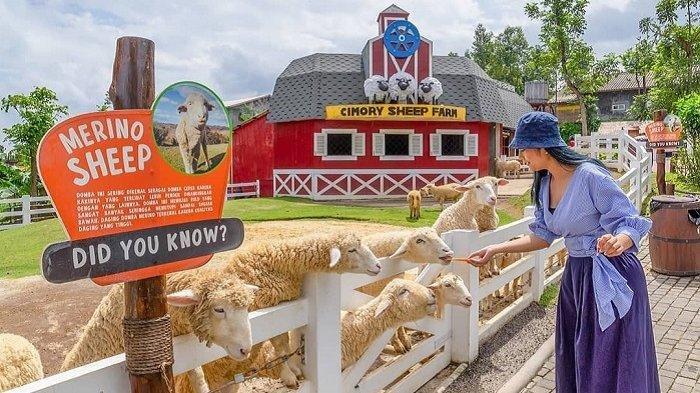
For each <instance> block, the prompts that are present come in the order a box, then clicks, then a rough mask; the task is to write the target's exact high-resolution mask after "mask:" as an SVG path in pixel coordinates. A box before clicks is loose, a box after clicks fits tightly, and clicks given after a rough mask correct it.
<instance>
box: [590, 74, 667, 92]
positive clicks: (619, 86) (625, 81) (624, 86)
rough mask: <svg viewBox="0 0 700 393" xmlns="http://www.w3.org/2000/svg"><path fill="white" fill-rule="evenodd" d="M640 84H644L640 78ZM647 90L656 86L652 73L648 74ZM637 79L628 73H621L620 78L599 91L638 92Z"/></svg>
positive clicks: (611, 81)
mask: <svg viewBox="0 0 700 393" xmlns="http://www.w3.org/2000/svg"><path fill="white" fill-rule="evenodd" d="M639 83H640V84H641V83H642V78H641V77H640V78H639ZM646 86H647V88H649V87H652V86H654V80H653V79H652V76H651V73H649V74H647V77H646ZM637 89H638V87H637V79H636V78H635V76H634V74H630V73H628V72H621V73H620V74H619V75H618V76H616V77H614V78H612V79H611V80H610V81H608V83H606V84H605V85H604V86H603V87H601V88H600V89H598V92H601V93H602V92H608V91H621V90H637Z"/></svg>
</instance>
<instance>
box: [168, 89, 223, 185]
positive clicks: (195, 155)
mask: <svg viewBox="0 0 700 393" xmlns="http://www.w3.org/2000/svg"><path fill="white" fill-rule="evenodd" d="M213 109H214V106H213V105H212V104H210V103H209V101H207V99H206V98H205V97H204V95H202V94H201V93H190V94H189V95H188V96H187V98H186V99H185V102H183V103H182V105H180V106H179V107H178V108H177V111H178V113H180V122H179V123H178V125H177V128H175V140H176V141H177V145H178V148H179V149H180V155H181V156H182V163H183V165H184V167H185V173H195V172H196V171H197V167H198V166H199V154H200V150H201V151H202V152H203V153H204V162H205V164H206V166H207V170H209V169H211V160H210V159H209V152H208V151H207V138H206V135H207V130H206V125H207V120H208V119H209V111H211V110H213Z"/></svg>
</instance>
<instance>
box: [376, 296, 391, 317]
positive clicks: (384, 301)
mask: <svg viewBox="0 0 700 393" xmlns="http://www.w3.org/2000/svg"><path fill="white" fill-rule="evenodd" d="M389 306H391V299H389V298H384V299H382V300H381V301H380V302H379V305H378V306H377V309H376V310H374V317H375V318H376V317H378V316H380V315H381V314H382V313H383V312H384V311H386V309H387V308H389Z"/></svg>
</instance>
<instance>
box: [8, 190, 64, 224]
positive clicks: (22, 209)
mask: <svg viewBox="0 0 700 393" xmlns="http://www.w3.org/2000/svg"><path fill="white" fill-rule="evenodd" d="M3 210H6V211H3ZM0 211H1V212H0V230H2V229H10V228H16V227H21V226H23V225H27V224H29V223H31V222H32V221H36V219H37V218H40V217H41V216H43V217H46V216H47V215H52V214H55V213H56V209H54V208H53V206H52V205H51V199H50V198H49V197H47V196H43V197H30V196H29V195H23V196H22V197H20V198H13V199H0Z"/></svg>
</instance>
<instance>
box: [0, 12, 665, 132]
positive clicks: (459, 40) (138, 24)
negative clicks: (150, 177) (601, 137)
mask: <svg viewBox="0 0 700 393" xmlns="http://www.w3.org/2000/svg"><path fill="white" fill-rule="evenodd" d="M395 3H396V4H397V5H398V6H400V7H401V8H403V9H405V10H406V11H408V12H409V13H410V15H409V20H410V21H411V22H413V23H414V24H415V25H416V26H417V27H418V29H419V30H420V33H421V35H422V36H424V37H426V38H429V39H431V40H432V41H433V44H434V54H435V55H446V54H447V53H449V52H450V51H455V52H458V53H460V54H462V53H464V51H465V49H467V48H468V47H469V46H471V42H472V39H473V35H474V29H475V27H476V25H477V24H478V23H483V24H484V25H485V26H486V28H487V29H489V30H493V31H497V32H498V31H501V30H503V28H504V27H505V26H507V25H517V26H522V27H523V28H524V30H525V33H526V35H527V38H528V40H529V41H530V43H535V42H536V41H537V36H538V33H539V25H538V24H537V23H536V22H534V21H531V20H529V19H528V18H527V17H526V16H525V14H524V5H525V3H526V1H525V0H441V1H439V2H435V1H425V0H423V1H418V0H397V1H395ZM390 4H391V0H387V1H386V2H385V3H382V2H378V1H376V0H375V1H370V0H362V1H352V0H344V1H338V0H279V1H272V0H255V1H240V0H228V1H213V0H209V1H204V0H188V1H181V0H167V1H166V0H149V1H143V0H118V1H98V0H94V1H89V0H85V1H68V0H0V37H2V39H0V96H3V97H4V96H7V95H8V94H15V93H27V92H29V91H30V90H32V89H33V88H34V87H35V86H46V87H49V88H50V89H52V90H54V91H55V92H56V93H57V94H58V97H59V99H60V100H61V102H62V103H64V104H66V105H68V109H69V112H70V114H71V115H76V114H80V113H84V112H89V111H93V110H94V109H95V107H96V106H97V105H98V104H100V103H101V102H102V100H103V98H104V93H105V91H106V90H107V88H108V86H109V84H110V81H111V72H112V63H113V60H114V49H115V41H116V39H117V38H118V37H120V36H125V35H133V36H141V37H146V38H149V39H151V40H153V41H154V42H155V45H156V53H155V66H156V67H155V68H156V69H155V74H156V92H160V90H162V89H163V88H165V87H166V86H168V85H170V84H172V83H174V82H177V81H181V80H194V81H197V82H200V83H203V84H205V85H207V86H209V87H210V88H211V89H213V90H214V91H215V92H216V93H217V94H218V95H219V96H220V97H221V98H222V99H224V100H233V99H237V98H244V97H250V96H254V95H259V94H266V93H270V92H271V91H272V88H273V87H274V83H275V78H276V77H277V75H279V74H280V73H281V72H282V71H283V70H284V68H285V67H286V66H287V64H289V62H290V61H291V60H292V59H295V58H298V57H303V56H306V55H308V54H311V53H316V52H322V53H360V51H361V50H362V47H363V46H364V44H365V42H366V41H367V40H368V39H369V38H372V37H374V36H375V35H376V34H377V25H376V17H377V14H378V13H379V12H380V11H381V10H382V9H384V8H385V7H386V6H389V5H390ZM654 5H655V1H652V0H591V4H590V6H589V9H588V13H587V16H586V18H587V21H588V30H587V32H586V35H585V39H586V40H587V41H588V42H589V43H590V44H591V45H592V46H593V48H594V50H595V52H596V54H598V55H603V54H605V53H608V52H616V53H620V52H622V51H624V50H625V49H626V48H628V47H630V46H631V45H632V44H634V42H635V40H636V37H637V35H638V22H639V20H640V19H641V18H643V17H645V16H651V15H653V12H654ZM16 120H17V117H16V115H14V114H6V113H0V130H1V129H2V128H5V127H8V126H10V125H11V124H13V123H14V122H15V121H16ZM3 139H4V135H2V132H1V131H0V143H2V140H3ZM4 144H6V143H4Z"/></svg>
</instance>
